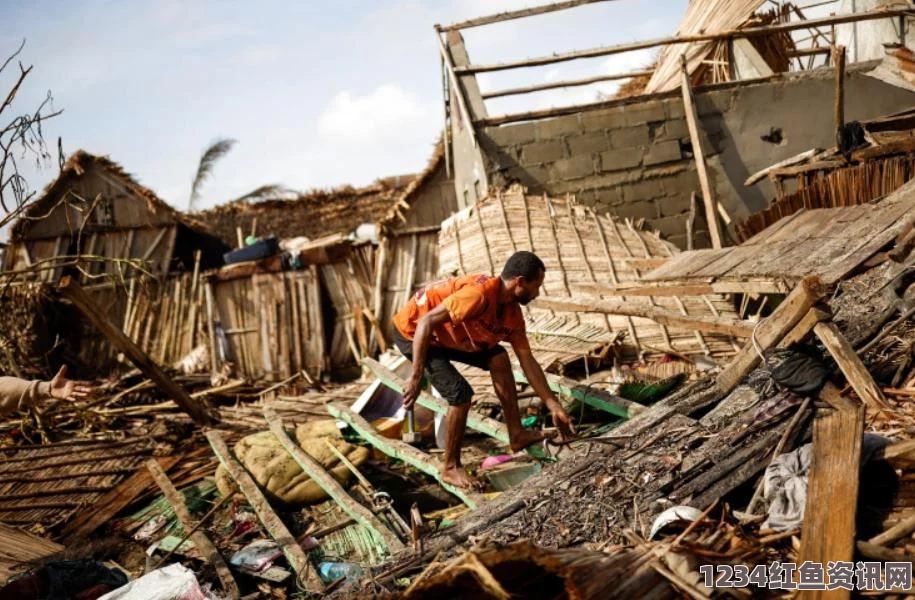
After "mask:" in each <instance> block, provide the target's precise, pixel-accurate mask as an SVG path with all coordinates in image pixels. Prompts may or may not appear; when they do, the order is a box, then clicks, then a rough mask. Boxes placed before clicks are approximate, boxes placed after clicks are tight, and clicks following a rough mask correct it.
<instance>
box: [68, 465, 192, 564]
mask: <svg viewBox="0 0 915 600" xmlns="http://www.w3.org/2000/svg"><path fill="white" fill-rule="evenodd" d="M180 459H181V457H180V456H163V457H160V458H157V459H156V461H157V462H158V463H159V466H160V467H161V468H162V470H163V471H168V470H169V469H170V468H172V466H174V465H175V464H177V463H178V461H179V460H180ZM152 483H153V480H152V476H151V475H150V473H149V471H147V470H146V469H137V470H136V472H134V474H133V475H131V476H130V477H128V478H127V479H125V480H124V481H122V482H121V483H119V484H118V485H117V486H116V487H114V488H112V489H111V490H110V491H108V492H106V493H105V495H104V496H102V497H101V498H99V499H98V500H96V501H95V502H93V503H92V510H84V511H82V512H80V513H79V514H78V515H77V516H76V518H75V519H73V520H72V521H70V522H69V523H67V525H66V526H65V527H64V528H63V531H61V534H60V537H61V539H62V540H63V542H64V544H66V545H68V546H69V545H72V544H74V543H76V542H78V541H82V540H85V539H86V538H88V537H89V535H91V534H92V533H93V532H95V530H96V529H98V528H99V527H101V526H102V525H104V524H105V523H107V522H108V521H110V520H111V519H113V518H114V516H115V515H116V514H118V513H119V512H121V511H122V510H124V509H125V508H127V506H128V505H129V504H130V503H132V502H133V501H134V500H136V498H137V496H139V495H140V494H142V493H143V492H145V491H146V490H147V489H149V487H150V486H151V485H152Z"/></svg>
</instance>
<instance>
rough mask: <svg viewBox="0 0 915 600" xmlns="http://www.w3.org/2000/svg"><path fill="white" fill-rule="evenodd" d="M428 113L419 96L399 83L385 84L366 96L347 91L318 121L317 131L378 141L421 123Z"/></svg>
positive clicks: (341, 136) (324, 134)
mask: <svg viewBox="0 0 915 600" xmlns="http://www.w3.org/2000/svg"><path fill="white" fill-rule="evenodd" d="M427 113H428V111H427V110H426V109H425V108H424V107H423V106H422V104H420V102H419V101H418V99H417V98H416V96H414V95H413V94H411V93H409V92H406V91H404V90H403V89H402V88H401V87H400V86H398V85H396V84H392V83H386V84H384V85H381V86H379V87H377V88H375V89H374V90H373V91H372V92H371V93H369V94H366V95H364V96H355V95H353V93H352V92H350V91H348V90H344V91H341V92H338V93H337V95H336V96H334V98H333V100H331V103H330V106H328V107H327V109H326V110H325V111H324V113H323V114H322V115H321V117H320V118H319V120H318V132H319V133H320V134H321V135H322V136H324V137H327V138H334V137H339V138H344V139H347V140H371V139H378V138H382V137H387V136H389V135H392V134H397V133H398V132H400V131H402V130H403V129H404V128H407V127H410V126H412V125H416V124H419V123H421V122H422V121H423V120H424V119H425V117H426V115H427Z"/></svg>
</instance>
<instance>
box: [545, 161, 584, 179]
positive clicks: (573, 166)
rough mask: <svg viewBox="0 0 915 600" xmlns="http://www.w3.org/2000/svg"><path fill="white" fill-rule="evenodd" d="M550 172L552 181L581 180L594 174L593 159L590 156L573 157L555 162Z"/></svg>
mask: <svg viewBox="0 0 915 600" xmlns="http://www.w3.org/2000/svg"><path fill="white" fill-rule="evenodd" d="M550 172H551V174H552V176H553V178H554V179H560V180H563V179H581V178H582V177H587V176H588V175H592V174H594V159H593V158H592V157H591V156H573V157H572V158H564V159H562V160H557V161H556V162H555V163H553V166H552V169H551V171H550Z"/></svg>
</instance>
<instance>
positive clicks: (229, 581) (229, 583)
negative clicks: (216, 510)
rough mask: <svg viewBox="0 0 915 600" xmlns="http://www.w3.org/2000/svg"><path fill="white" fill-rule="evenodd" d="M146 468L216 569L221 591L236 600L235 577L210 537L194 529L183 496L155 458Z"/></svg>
mask: <svg viewBox="0 0 915 600" xmlns="http://www.w3.org/2000/svg"><path fill="white" fill-rule="evenodd" d="M146 469H147V470H148V471H149V473H150V475H151V476H152V478H153V481H155V482H156V485H158V486H159V489H160V490H161V491H162V495H163V496H165V500H166V501H167V502H168V503H169V504H170V505H171V507H172V509H174V511H175V516H176V517H178V520H179V521H181V526H182V527H184V531H185V532H191V533H190V538H191V541H192V542H194V546H195V547H196V548H197V551H198V552H200V555H201V556H202V557H203V559H204V560H206V561H207V562H208V563H210V565H212V567H213V568H214V569H215V570H216V575H217V576H218V577H219V582H220V583H221V584H222V590H223V592H225V593H226V594H228V595H229V597H230V598H233V599H234V600H238V598H239V596H240V594H239V593H238V585H236V583H235V579H234V578H233V577H232V572H231V571H229V566H228V565H227V564H226V561H225V559H224V558H223V557H222V555H221V554H220V553H219V550H217V549H216V546H214V545H213V542H211V541H210V538H208V537H207V534H206V533H204V532H203V531H202V530H200V529H196V530H195V529H194V527H195V523H194V522H193V521H192V520H191V513H190V511H189V510H188V509H187V505H186V504H185V503H184V496H182V495H181V493H180V492H179V491H178V490H177V489H175V486H174V485H173V484H172V482H171V480H170V479H169V478H168V475H166V474H165V471H163V470H162V467H161V466H159V463H158V462H157V461H156V460H155V459H152V458H151V459H149V460H148V461H146Z"/></svg>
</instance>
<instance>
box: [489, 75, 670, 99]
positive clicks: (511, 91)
mask: <svg viewBox="0 0 915 600" xmlns="http://www.w3.org/2000/svg"><path fill="white" fill-rule="evenodd" d="M652 73H654V71H651V70H643V71H630V72H628V73H616V74H613V75H601V76H599V77H588V78H586V79H567V80H565V81H554V82H552V83H541V84H538V85H527V86H522V87H515V88H507V89H504V90H496V91H494V92H485V93H483V94H482V96H483V100H488V99H490V98H501V97H503V96H517V95H519V94H530V93H533V92H541V91H543V90H553V89H556V88H567V87H579V86H583V85H591V84H592V83H600V82H601V81H617V80H619V79H630V78H632V77H647V76H649V75H651V74H652Z"/></svg>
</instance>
